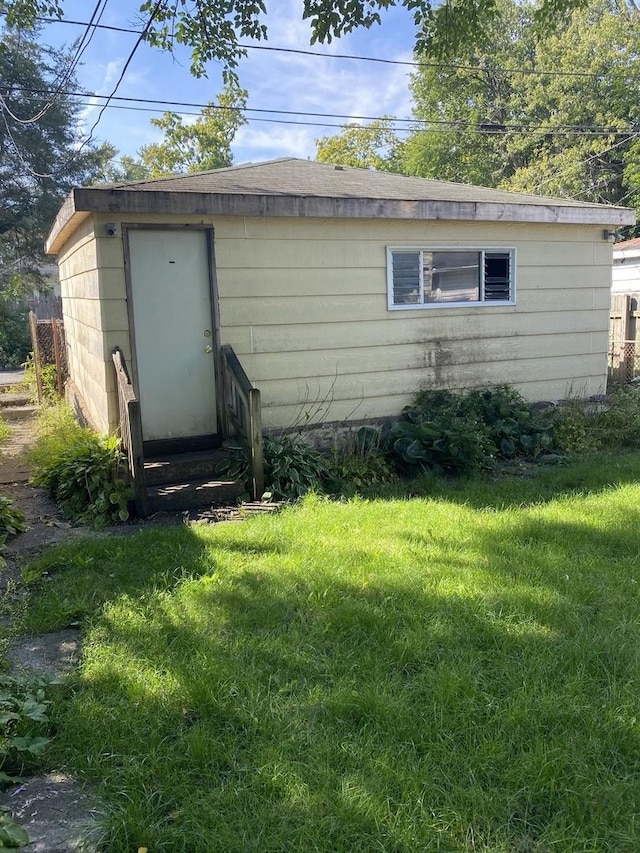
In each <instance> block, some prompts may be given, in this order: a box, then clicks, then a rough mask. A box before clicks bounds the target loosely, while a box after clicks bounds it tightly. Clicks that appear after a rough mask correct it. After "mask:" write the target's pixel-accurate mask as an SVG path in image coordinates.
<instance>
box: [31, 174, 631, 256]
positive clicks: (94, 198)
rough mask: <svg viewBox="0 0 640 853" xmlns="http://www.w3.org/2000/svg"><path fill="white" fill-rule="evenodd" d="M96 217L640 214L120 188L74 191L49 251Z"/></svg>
mask: <svg viewBox="0 0 640 853" xmlns="http://www.w3.org/2000/svg"><path fill="white" fill-rule="evenodd" d="M91 213H109V214H112V215H113V216H114V217H117V218H122V217H126V216H128V215H133V214H155V215H158V214H159V215H166V216H176V215H177V216H180V215H189V216H206V217H211V216H255V217H271V216H273V217H303V218H319V219H400V220H403V219H404V220H406V219H413V220H432V221H433V220H451V221H456V220H458V221H466V222H524V223H527V222H530V223H547V224H560V225H600V226H603V227H609V228H619V227H622V226H624V225H633V224H634V223H635V221H636V213H635V210H632V209H630V208H626V207H609V206H607V205H585V206H584V207H583V206H578V205H575V204H572V205H566V206H565V205H562V204H557V205H556V204H547V203H541V204H533V203H522V204H518V203H512V202H499V203H497V202H483V201H441V200H439V201H434V200H428V199H416V200H412V201H410V200H401V199H376V198H358V197H328V196H298V195H288V194H284V193H283V194H282V195H274V194H269V195H266V194H264V195H261V194H253V193H251V194H250V193H247V194H242V193H198V192H176V191H162V190H152V191H144V190H127V189H114V188H106V187H105V188H78V189H74V190H72V191H71V193H70V194H69V196H68V197H67V199H66V201H65V202H64V204H63V205H62V207H61V209H60V211H59V213H58V215H57V217H56V219H55V222H54V224H53V226H52V228H51V231H50V232H49V235H48V237H47V240H46V244H45V248H46V251H47V253H48V254H57V253H58V252H59V251H60V249H61V247H62V246H63V245H64V243H65V242H66V241H67V239H68V238H69V236H70V235H71V234H72V233H73V232H74V231H75V229H76V228H77V227H78V225H79V224H80V222H82V221H83V220H84V219H86V217H87V216H88V215H90V214H91Z"/></svg>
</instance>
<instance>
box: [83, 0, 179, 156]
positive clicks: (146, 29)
mask: <svg viewBox="0 0 640 853" xmlns="http://www.w3.org/2000/svg"><path fill="white" fill-rule="evenodd" d="M162 3H163V0H157V2H156V5H155V6H154V7H153V9H152V11H151V14H150V15H149V20H148V21H147V23H146V24H145V25H144V29H143V30H142V32H141V33H140V34H139V36H138V38H137V40H136V43H135V44H134V46H133V48H132V49H131V51H130V53H129V56H128V57H127V59H126V61H125V63H124V65H123V67H122V71H121V72H120V76H119V77H118V81H117V83H116V85H115V86H114V87H113V89H112V91H111V94H110V95H108V96H107V99H106V101H105V103H104V104H103V105H102V109H101V110H100V112H99V113H98V118H97V119H96V120H95V121H94V123H93V125H92V126H91V130H90V131H89V135H88V136H87V138H86V139H85V140H84V142H83V143H82V144H81V145H80V147H79V148H78V149H77V151H76V152H75V155H74V156H75V157H77V156H78V154H79V153H80V152H81V151H82V149H83V148H85V147H86V146H87V145H88V144H89V143H90V142H91V141H92V140H93V132H94V130H95V129H96V128H97V126H98V125H99V124H100V119H101V118H102V116H103V115H104V111H105V110H106V108H107V107H108V106H109V103H110V102H111V99H112V98H114V97H115V94H116V92H117V91H118V89H119V87H120V84H121V83H122V81H123V80H124V75H125V74H126V73H127V69H128V67H129V65H130V64H131V62H132V60H133V57H134V56H135V54H136V51H137V50H138V48H139V47H140V45H141V44H142V42H143V40H144V38H145V36H146V35H147V33H148V32H149V29H150V27H151V24H152V23H153V19H154V18H155V16H156V15H157V14H158V12H159V11H160V7H161V6H162ZM72 159H73V158H72Z"/></svg>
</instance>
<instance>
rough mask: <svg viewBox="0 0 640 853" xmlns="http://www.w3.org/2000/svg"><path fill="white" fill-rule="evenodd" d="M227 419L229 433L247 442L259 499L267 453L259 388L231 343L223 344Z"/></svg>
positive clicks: (262, 490) (254, 495)
mask: <svg viewBox="0 0 640 853" xmlns="http://www.w3.org/2000/svg"><path fill="white" fill-rule="evenodd" d="M220 353H221V356H222V375H223V383H222V384H223V393H224V419H225V432H226V435H227V437H229V436H231V435H233V434H237V435H239V436H240V437H241V438H242V439H243V440H244V443H245V446H246V449H247V456H248V458H249V465H250V467H251V492H252V497H253V499H254V500H260V498H261V497H262V494H263V492H264V453H263V445H262V408H261V404H260V391H259V390H258V389H257V388H254V387H253V385H252V384H251V381H250V380H249V377H248V376H247V374H246V373H245V372H244V369H243V367H242V365H241V364H240V361H239V359H238V356H237V355H236V354H235V352H234V351H233V348H232V347H231V346H229V345H228V344H225V345H224V346H222V347H221V350H220Z"/></svg>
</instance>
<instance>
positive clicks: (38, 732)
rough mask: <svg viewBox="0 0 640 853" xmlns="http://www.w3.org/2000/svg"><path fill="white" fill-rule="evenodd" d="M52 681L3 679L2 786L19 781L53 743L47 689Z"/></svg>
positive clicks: (0, 726) (0, 713) (0, 680)
mask: <svg viewBox="0 0 640 853" xmlns="http://www.w3.org/2000/svg"><path fill="white" fill-rule="evenodd" d="M59 683H60V682H59V681H58V680H57V679H52V678H44V677H37V678H22V677H19V676H12V675H1V676H0V784H10V783H12V782H15V781H17V780H16V775H20V774H21V773H23V772H24V771H25V769H28V768H30V767H31V766H32V765H33V764H34V760H35V759H39V758H40V757H41V756H42V754H43V753H44V751H45V749H46V748H47V746H48V745H49V743H50V742H51V738H50V737H48V730H49V724H50V720H49V707H50V705H51V700H50V699H48V698H47V688H48V687H49V686H50V685H52V684H59Z"/></svg>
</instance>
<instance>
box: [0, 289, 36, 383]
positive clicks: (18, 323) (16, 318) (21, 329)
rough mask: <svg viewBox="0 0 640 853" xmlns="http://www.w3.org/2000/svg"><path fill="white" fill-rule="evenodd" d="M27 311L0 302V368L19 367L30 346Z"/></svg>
mask: <svg viewBox="0 0 640 853" xmlns="http://www.w3.org/2000/svg"><path fill="white" fill-rule="evenodd" d="M27 314H28V311H27V309H26V308H20V309H17V310H16V309H14V308H12V307H11V306H10V305H8V304H6V303H3V302H2V300H0V367H20V365H21V364H22V362H23V361H24V360H25V358H26V356H27V353H28V352H29V348H30V346H31V337H30V334H29V322H28V320H27Z"/></svg>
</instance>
